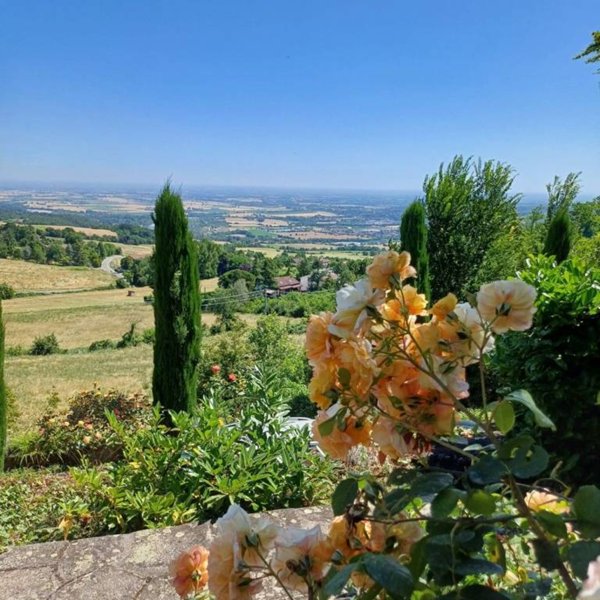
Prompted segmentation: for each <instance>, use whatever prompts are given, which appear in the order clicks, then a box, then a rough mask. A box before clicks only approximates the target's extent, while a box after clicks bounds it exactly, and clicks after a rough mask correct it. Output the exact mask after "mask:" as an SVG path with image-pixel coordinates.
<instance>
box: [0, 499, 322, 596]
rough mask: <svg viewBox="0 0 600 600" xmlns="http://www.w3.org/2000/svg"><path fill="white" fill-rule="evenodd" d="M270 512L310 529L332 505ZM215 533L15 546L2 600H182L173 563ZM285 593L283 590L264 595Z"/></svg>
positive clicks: (167, 532)
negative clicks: (173, 577) (173, 575)
mask: <svg viewBox="0 0 600 600" xmlns="http://www.w3.org/2000/svg"><path fill="white" fill-rule="evenodd" d="M266 514H269V515H270V516H271V517H273V519H274V520H275V521H277V522H278V523H279V524H280V525H282V526H289V525H294V526H296V527H303V528H307V529H308V528H310V527H314V526H315V525H320V526H323V525H325V524H326V523H327V522H329V521H330V519H331V511H330V509H329V508H328V507H311V508H290V509H285V510H277V511H273V512H270V513H266ZM212 537H213V526H212V525H211V524H210V523H203V524H202V525H181V526H179V527H165V528H164V529H146V530H144V531H137V532H135V533H127V534H122V535H112V536H104V537H98V538H88V539H82V540H75V541H68V542H48V543H45V544H31V545H29V546H20V547H16V548H12V549H10V550H9V551H8V552H6V553H5V554H1V555H0V600H90V599H93V600H121V599H122V600H177V598H178V596H177V594H176V593H175V592H174V590H173V588H172V587H171V585H170V583H169V563H170V562H171V561H172V560H173V559H174V558H175V557H177V555H178V554H179V553H180V552H183V551H184V550H186V549H188V548H190V547H191V546H195V545H204V546H208V545H209V544H210V541H211V539H212ZM282 597H283V596H282V594H281V593H280V592H279V591H278V590H277V589H264V591H263V593H262V594H260V595H259V596H258V598H259V599H260V600H279V599H280V598H282Z"/></svg>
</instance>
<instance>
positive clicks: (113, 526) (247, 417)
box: [75, 389, 332, 532]
mask: <svg viewBox="0 0 600 600" xmlns="http://www.w3.org/2000/svg"><path fill="white" fill-rule="evenodd" d="M255 391H256V392H257V393H256V395H255V396H254V397H253V398H252V399H251V401H247V402H246V403H245V405H244V407H243V409H242V410H240V412H239V414H238V415H237V416H236V421H235V422H234V423H232V424H231V425H226V419H225V417H226V416H227V415H226V414H225V413H223V411H222V408H220V405H219V402H217V401H215V399H212V400H210V399H208V398H207V399H205V400H204V402H203V403H202V404H201V405H200V406H199V407H198V410H197V412H196V413H195V414H192V415H189V414H187V413H178V414H174V413H173V414H172V415H171V416H172V421H173V424H174V427H175V431H176V432H177V435H173V431H172V430H169V429H168V428H166V427H165V426H164V425H161V424H160V421H159V419H158V415H157V414H156V413H155V419H154V421H153V422H152V423H151V425H150V427H147V428H144V429H138V430H136V431H134V432H129V431H126V430H125V428H124V427H123V426H122V425H121V424H119V423H117V422H116V421H114V420H113V427H114V428H115V431H116V433H117V435H118V436H119V437H120V439H121V441H122V443H123V446H124V457H123V458H124V460H123V461H121V462H119V463H114V464H112V465H110V466H109V468H108V470H107V471H106V472H104V473H101V472H98V471H97V470H95V469H84V470H80V471H78V472H77V474H76V475H75V476H76V478H77V480H78V481H79V482H80V483H81V484H82V485H85V487H86V488H91V489H92V490H93V492H94V493H93V497H94V501H93V503H92V504H91V506H90V510H91V513H92V514H93V515H95V518H96V519H97V520H99V521H101V522H103V523H104V524H105V529H106V531H110V532H112V531H131V530H135V529H140V528H145V527H157V526H163V525H174V524H178V523H183V522H189V521H194V520H196V521H197V520H200V521H202V520H206V519H209V518H214V517H217V516H220V515H222V514H223V513H224V512H225V511H226V510H227V508H228V506H229V505H230V504H231V503H232V502H237V503H239V504H241V505H242V506H244V507H245V508H246V509H248V510H251V511H253V512H254V511H264V510H270V509H275V508H285V507H294V506H306V505H311V504H314V503H315V502H318V501H319V500H321V499H322V498H323V496H324V494H325V493H326V492H327V491H328V490H329V486H330V482H331V468H332V467H331V466H330V463H329V462H327V461H326V460H325V459H323V458H321V457H320V456H319V455H317V454H316V453H314V452H313V451H312V450H311V449H310V447H309V435H308V433H307V432H302V431H297V430H289V429H286V428H285V426H284V422H283V420H282V417H281V412H280V408H281V405H280V404H279V403H278V402H275V403H273V398H272V397H271V396H270V393H271V392H265V390H260V389H256V390H255Z"/></svg>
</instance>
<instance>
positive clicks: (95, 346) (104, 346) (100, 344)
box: [88, 340, 117, 352]
mask: <svg viewBox="0 0 600 600" xmlns="http://www.w3.org/2000/svg"><path fill="white" fill-rule="evenodd" d="M116 346H117V345H116V343H115V342H113V341H112V340H98V341H96V342H92V343H91V344H90V346H89V348H88V351H89V352H96V351H98V350H112V349H113V348H116Z"/></svg>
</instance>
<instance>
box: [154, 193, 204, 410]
mask: <svg viewBox="0 0 600 600" xmlns="http://www.w3.org/2000/svg"><path fill="white" fill-rule="evenodd" d="M152 220H153V221H154V237H155V247H154V266H155V280H154V281H155V283H154V326H155V335H156V338H155V342H154V372H153V374H152V392H153V396H154V402H155V403H156V404H160V405H161V407H162V408H163V410H164V411H167V410H174V411H190V410H191V409H192V407H193V406H194V404H195V402H196V388H197V381H198V374H197V367H198V363H199V360H200V335H201V324H200V290H199V282H198V260H197V255H196V245H195V244H194V242H193V240H192V236H191V234H190V232H189V229H188V222H187V218H186V215H185V211H184V209H183V203H182V201H181V196H180V195H179V194H176V193H174V192H172V191H171V188H170V186H169V184H168V183H167V184H166V185H165V187H164V188H163V190H162V192H161V194H160V195H159V196H158V198H157V200H156V206H155V209H154V214H153V216H152ZM167 419H168V417H167Z"/></svg>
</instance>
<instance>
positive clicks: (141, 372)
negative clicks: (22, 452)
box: [5, 344, 152, 437]
mask: <svg viewBox="0 0 600 600" xmlns="http://www.w3.org/2000/svg"><path fill="white" fill-rule="evenodd" d="M5 371H6V372H5V376H6V384H7V386H8V387H9V388H10V390H11V391H12V392H13V394H14V395H15V398H16V399H17V408H18V411H19V416H18V418H17V421H16V423H15V424H14V426H13V427H12V430H11V437H12V436H15V435H18V434H20V433H24V432H25V431H27V430H28V429H30V428H32V427H34V426H35V422H36V420H37V419H38V418H39V417H40V416H41V415H42V414H43V412H44V410H45V408H46V402H47V399H48V397H49V395H50V394H52V393H53V392H56V393H57V394H58V395H59V397H60V398H61V400H62V401H63V402H64V401H65V400H66V399H67V398H68V397H70V396H72V395H73V394H74V393H75V392H77V391H78V390H83V389H89V388H91V387H92V386H93V385H94V383H97V384H98V385H100V386H101V387H103V388H111V387H112V388H116V389H120V390H125V391H132V392H133V391H139V390H146V391H148V390H149V388H150V385H151V377H152V347H151V346H149V345H147V344H143V345H141V346H136V347H135V348H125V349H123V350H105V351H100V352H89V353H88V352H86V353H81V354H53V355H50V356H16V357H8V358H7V359H6V365H5Z"/></svg>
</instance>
